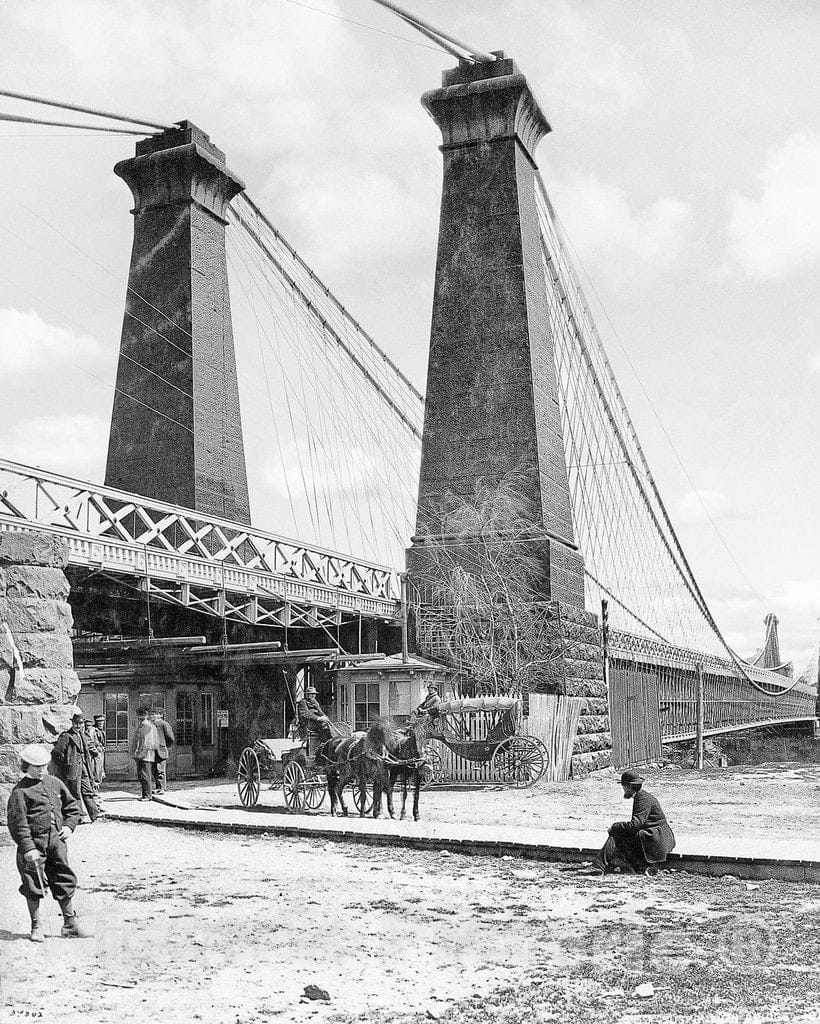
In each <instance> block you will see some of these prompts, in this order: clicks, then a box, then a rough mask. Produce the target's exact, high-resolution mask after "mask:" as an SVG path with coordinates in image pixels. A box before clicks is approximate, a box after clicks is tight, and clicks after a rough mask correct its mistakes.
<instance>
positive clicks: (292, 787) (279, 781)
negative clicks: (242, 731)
mask: <svg viewBox="0 0 820 1024" xmlns="http://www.w3.org/2000/svg"><path fill="white" fill-rule="evenodd" d="M333 728H334V730H335V731H336V733H337V734H339V735H345V734H347V735H349V734H350V729H349V727H347V726H345V725H340V724H335V725H334V726H333ZM317 747H318V738H317V737H316V736H314V735H308V736H307V737H306V738H304V739H302V738H299V737H296V738H294V739H258V740H256V742H255V743H254V744H253V746H252V747H245V749H244V750H243V751H242V754H241V755H240V757H239V766H238V769H237V773H236V786H237V789H238V791H239V800H240V802H241V803H242V806H243V807H254V806H255V805H256V803H257V802H258V800H259V795H260V793H261V791H262V780H263V779H265V780H267V781H268V782H269V788H270V789H278V788H279V787H280V786H281V788H282V795H283V796H284V798H285V806H286V807H287V808H288V810H290V811H304V810H308V811H318V809H319V808H320V807H321V806H322V804H323V803H324V799H325V796H326V795H327V772H326V766H325V765H324V764H322V765H317V763H316V749H317ZM353 802H354V803H355V805H356V810H361V801H360V794H359V790H358V789H357V788H356V787H355V786H354V787H353ZM365 803H366V806H365V813H367V812H368V811H369V810H370V806H371V801H370V799H366V801H365Z"/></svg>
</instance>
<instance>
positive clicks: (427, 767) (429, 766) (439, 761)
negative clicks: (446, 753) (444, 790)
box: [421, 745, 444, 789]
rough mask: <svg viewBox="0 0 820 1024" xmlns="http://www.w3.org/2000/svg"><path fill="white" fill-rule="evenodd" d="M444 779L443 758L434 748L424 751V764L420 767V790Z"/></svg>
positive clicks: (430, 747)
mask: <svg viewBox="0 0 820 1024" xmlns="http://www.w3.org/2000/svg"><path fill="white" fill-rule="evenodd" d="M443 778H444V758H443V757H442V756H441V754H440V753H439V751H438V750H436V748H435V747H434V746H432V745H431V746H429V747H426V748H425V750H424V764H423V765H422V767H421V788H422V789H428V788H429V787H430V786H435V785H437V784H438V783H439V782H441V780H442V779H443Z"/></svg>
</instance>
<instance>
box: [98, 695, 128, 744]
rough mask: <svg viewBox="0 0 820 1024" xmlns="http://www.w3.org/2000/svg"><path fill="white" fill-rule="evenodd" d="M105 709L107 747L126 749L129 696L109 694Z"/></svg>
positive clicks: (106, 697) (106, 698)
mask: <svg viewBox="0 0 820 1024" xmlns="http://www.w3.org/2000/svg"><path fill="white" fill-rule="evenodd" d="M103 707H104V708H105V745H106V747H116V748H121V749H123V748H126V747H127V746H128V694H127V693H107V694H106V695H105V700H104V704H103Z"/></svg>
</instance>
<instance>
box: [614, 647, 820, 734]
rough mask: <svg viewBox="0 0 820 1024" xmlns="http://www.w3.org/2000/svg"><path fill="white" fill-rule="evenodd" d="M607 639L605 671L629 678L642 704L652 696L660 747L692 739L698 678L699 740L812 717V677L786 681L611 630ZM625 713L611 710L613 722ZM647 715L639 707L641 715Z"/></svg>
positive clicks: (743, 664)
mask: <svg viewBox="0 0 820 1024" xmlns="http://www.w3.org/2000/svg"><path fill="white" fill-rule="evenodd" d="M609 640H610V643H609V661H610V670H611V671H613V670H614V671H615V672H621V673H629V675H630V676H632V677H633V679H634V683H635V685H636V686H637V687H638V689H639V690H640V692H641V699H642V702H643V703H644V705H645V704H646V702H647V701H649V698H650V694H651V695H652V698H653V700H654V694H655V693H657V708H658V717H659V724H660V738H661V740H662V741H663V742H672V741H675V740H683V739H691V738H693V737H694V736H695V735H696V732H697V728H698V715H699V705H700V697H699V691H700V678H701V677H702V685H703V718H704V735H715V734H719V733H724V732H733V731H737V730H740V729H748V728H751V727H753V726H758V725H766V724H772V723H776V722H794V721H801V720H810V719H813V718H814V717H815V715H816V707H817V676H816V673H815V674H813V675H812V676H811V677H808V678H806V677H798V678H791V677H789V676H785V675H782V674H779V673H777V672H772V671H770V670H768V669H762V668H758V667H756V666H754V665H750V664H748V663H746V662H741V663H740V667H739V666H738V665H737V664H736V663H735V662H733V661H732V660H730V659H729V658H721V657H719V656H716V655H713V654H704V653H701V652H698V651H693V650H689V649H688V648H685V647H675V646H672V645H669V644H664V643H662V642H660V641H657V640H652V639H648V638H646V637H640V636H635V635H633V634H630V633H624V632H619V631H612V632H611V634H610V638H609ZM615 704H617V701H616V702H615ZM624 710H625V709H619V708H618V707H617V706H613V709H612V713H613V717H616V716H617V715H618V714H619V713H623V712H624ZM649 710H650V709H648V708H646V707H644V709H643V711H642V714H644V715H645V714H647V713H648V711H649ZM613 724H614V723H613Z"/></svg>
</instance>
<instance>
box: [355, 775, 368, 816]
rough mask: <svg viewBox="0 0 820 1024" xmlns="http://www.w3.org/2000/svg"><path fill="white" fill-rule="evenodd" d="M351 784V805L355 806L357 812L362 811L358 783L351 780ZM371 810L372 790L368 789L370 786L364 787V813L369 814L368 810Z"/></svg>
mask: <svg viewBox="0 0 820 1024" xmlns="http://www.w3.org/2000/svg"><path fill="white" fill-rule="evenodd" d="M351 785H352V787H353V805H354V807H355V808H356V810H357V811H358V812H359V814H361V813H362V802H361V800H360V799H359V785H358V783H356V782H353V783H352V784H351ZM372 810H373V790H372V789H370V788H366V789H365V791H364V813H365V814H370V812H371V811H372Z"/></svg>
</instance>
